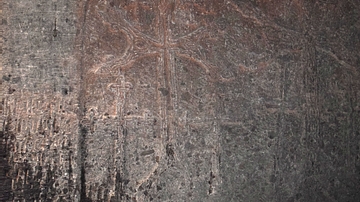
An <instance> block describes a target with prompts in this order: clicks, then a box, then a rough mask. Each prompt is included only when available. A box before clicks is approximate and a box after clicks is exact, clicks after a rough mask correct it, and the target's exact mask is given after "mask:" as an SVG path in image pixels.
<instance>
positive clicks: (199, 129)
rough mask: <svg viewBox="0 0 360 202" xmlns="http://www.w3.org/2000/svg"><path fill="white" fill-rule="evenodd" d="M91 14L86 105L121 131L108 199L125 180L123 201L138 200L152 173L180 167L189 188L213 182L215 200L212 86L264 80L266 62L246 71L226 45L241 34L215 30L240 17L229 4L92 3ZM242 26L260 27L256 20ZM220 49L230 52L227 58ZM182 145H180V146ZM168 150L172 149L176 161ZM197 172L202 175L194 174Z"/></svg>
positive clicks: (214, 100)
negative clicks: (191, 182)
mask: <svg viewBox="0 0 360 202" xmlns="http://www.w3.org/2000/svg"><path fill="white" fill-rule="evenodd" d="M87 10H88V11H87V12H88V13H86V12H85V13H84V15H85V17H86V15H89V16H92V18H89V19H86V21H85V23H84V28H82V29H83V30H85V31H84V33H86V34H84V36H83V38H85V39H84V41H83V43H84V44H85V45H84V46H83V47H84V50H83V51H84V53H85V57H86V58H87V59H86V60H84V64H83V65H84V66H86V71H85V72H86V75H85V80H86V82H87V84H86V85H87V90H88V93H87V103H86V104H87V105H89V108H90V106H95V108H97V109H98V114H99V115H100V114H107V115H108V116H109V117H112V119H113V120H115V122H114V124H113V125H114V127H115V128H117V130H118V131H117V134H118V135H117V139H116V141H115V146H114V150H117V152H115V154H114V155H113V156H112V158H114V159H122V160H121V161H120V160H114V162H116V163H113V164H112V165H113V168H112V170H113V171H112V172H110V174H108V175H110V176H112V178H113V179H114V183H113V187H112V189H113V190H114V189H115V187H116V186H115V184H116V182H115V181H116V176H118V175H121V176H123V178H124V177H125V178H128V179H129V182H128V183H126V186H125V185H122V187H123V189H124V190H123V192H126V193H127V194H129V196H137V191H138V190H139V189H140V188H141V187H142V186H143V184H146V183H147V182H148V181H149V180H150V179H151V178H153V177H155V175H156V173H166V172H173V171H171V167H177V169H181V170H183V172H182V174H181V175H182V176H183V178H184V179H185V178H191V177H193V176H194V175H195V173H197V174H196V176H197V177H194V178H195V181H196V183H199V184H203V183H207V182H208V181H209V179H208V178H209V176H211V177H210V178H211V179H210V182H211V183H210V185H209V186H208V190H206V192H207V193H208V194H214V193H216V192H217V191H216V190H217V186H218V185H219V184H221V180H220V178H219V158H218V155H219V149H220V148H219V147H220V146H219V142H220V141H219V124H218V123H219V121H220V120H221V117H219V116H218V114H217V112H216V107H217V103H218V101H217V99H218V96H217V95H216V90H215V89H216V88H215V85H216V83H217V82H231V81H232V80H234V78H235V77H236V75H237V73H241V72H242V73H244V72H253V71H261V70H262V69H264V68H265V67H266V66H267V63H266V61H268V58H266V57H263V58H261V61H265V63H266V64H264V65H262V66H261V67H258V66H259V65H255V66H251V64H250V63H249V64H244V63H245V62H246V61H245V62H244V61H241V58H240V57H238V56H234V54H235V52H236V51H237V50H236V49H235V45H237V44H235V43H232V42H231V41H229V40H231V39H227V40H225V38H226V37H225V35H226V34H227V32H230V31H232V32H233V31H237V30H235V29H233V30H225V29H226V28H224V27H222V26H223V24H224V23H227V22H223V21H221V20H214V19H222V18H223V17H222V16H225V15H230V14H228V13H227V12H228V11H231V13H232V14H234V13H235V14H237V15H240V16H245V15H244V13H242V11H241V10H239V9H238V7H237V6H236V5H235V4H233V3H231V1H226V2H225V3H224V1H211V2H208V3H204V2H196V1H176V0H172V1H89V4H88V5H87ZM227 18H231V16H230V17H229V16H228V17H227ZM244 18H247V19H248V20H250V21H253V22H254V23H255V24H256V23H260V22H258V21H257V19H256V18H253V17H251V15H248V16H246V17H244ZM232 34H233V33H232ZM219 44H220V45H221V46H224V45H225V46H229V47H228V49H234V50H232V52H229V51H223V50H222V49H220V48H219V47H221V46H220V45H219ZM252 54H254V53H252ZM244 55H245V53H244ZM221 57H222V58H221ZM245 57H246V56H244V58H245ZM239 58H240V59H239ZM219 61H220V62H219ZM222 61H226V63H224V62H222ZM263 63H264V62H263ZM101 103H107V104H106V105H103V104H101ZM102 117H104V116H102ZM103 121H104V120H103ZM103 125H105V124H103ZM102 127H103V126H102ZM98 128H101V127H98ZM104 130H105V129H104ZM102 133H103V132H102V130H98V131H96V130H95V134H98V135H101V134H102ZM179 139H183V140H184V141H182V142H177V141H175V140H179ZM167 145H172V148H171V151H172V152H171V154H172V155H168V154H169V152H168V151H169V149H168V148H167ZM181 150H187V151H189V153H187V154H185V153H182V152H180V151H181ZM148 151H151V152H148ZM144 154H146V155H144ZM150 156H154V158H150ZM189 156H191V158H188V157H189ZM180 159H186V160H182V163H179V162H180ZM124 162H126V163H124ZM194 163H195V164H196V165H197V169H195V167H194V168H192V167H191V165H193V164H194ZM134 165H139V166H138V167H139V168H142V169H137V168H136V166H135V167H134ZM188 166H190V168H189V169H186V167H188ZM94 172H95V170H94ZM91 176H92V174H91V173H88V177H89V178H91ZM97 180H99V178H98V177H97ZM104 180H105V178H104ZM173 183H174V185H173V186H181V182H180V181H174V182H173ZM199 186H200V185H199ZM111 193H112V194H113V196H115V195H116V194H115V193H116V191H113V192H111Z"/></svg>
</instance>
